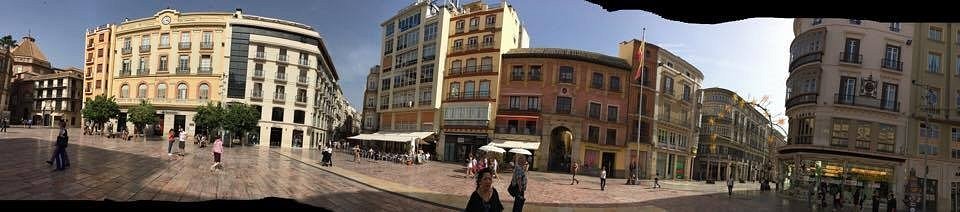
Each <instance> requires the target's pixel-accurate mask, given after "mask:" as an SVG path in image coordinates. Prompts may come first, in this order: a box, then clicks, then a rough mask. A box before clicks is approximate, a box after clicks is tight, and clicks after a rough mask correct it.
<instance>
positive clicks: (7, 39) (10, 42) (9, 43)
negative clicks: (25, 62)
mask: <svg viewBox="0 0 960 212" xmlns="http://www.w3.org/2000/svg"><path fill="white" fill-rule="evenodd" d="M15 47H17V40H14V39H13V36H10V35H7V36H3V37H2V38H0V49H3V50H6V52H9V51H10V49H13V48H15Z"/></svg>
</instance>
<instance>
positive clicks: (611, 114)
mask: <svg viewBox="0 0 960 212" xmlns="http://www.w3.org/2000/svg"><path fill="white" fill-rule="evenodd" d="M619 113H620V108H618V107H617V106H607V121H609V122H617V118H618V116H619Z"/></svg>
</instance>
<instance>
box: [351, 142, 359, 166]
mask: <svg viewBox="0 0 960 212" xmlns="http://www.w3.org/2000/svg"><path fill="white" fill-rule="evenodd" d="M353 161H354V162H356V163H360V145H356V146H354V147H353Z"/></svg>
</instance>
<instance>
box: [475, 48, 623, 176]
mask: <svg viewBox="0 0 960 212" xmlns="http://www.w3.org/2000/svg"><path fill="white" fill-rule="evenodd" d="M501 70H505V72H504V74H502V75H500V80H499V84H500V86H499V87H500V91H499V92H498V95H499V96H497V99H499V101H497V103H496V104H497V107H496V108H497V111H496V119H495V120H494V124H495V126H496V128H495V129H496V131H495V134H494V135H493V139H492V145H494V146H501V147H503V148H524V149H530V150H531V152H533V158H534V160H533V163H532V168H534V169H538V170H549V171H560V172H565V171H568V170H569V166H570V163H571V162H574V161H576V162H579V163H581V164H582V166H581V170H582V172H583V173H584V174H587V175H599V173H600V171H599V169H600V167H601V166H606V167H608V173H609V175H610V176H612V177H623V176H625V174H626V173H627V168H628V166H629V163H628V159H629V155H631V154H630V151H628V148H627V143H628V141H627V139H626V138H627V134H628V129H627V128H628V124H627V115H626V110H627V109H626V108H625V107H626V106H627V99H628V96H629V95H628V94H627V92H626V89H624V86H626V82H627V81H625V80H624V79H628V77H631V76H632V72H631V68H630V64H629V63H627V61H625V60H623V59H620V58H617V57H612V56H607V55H603V54H598V53H593V52H587V51H581V50H573V49H556V48H520V49H513V50H510V51H509V52H507V53H505V54H503V62H502V65H501Z"/></svg>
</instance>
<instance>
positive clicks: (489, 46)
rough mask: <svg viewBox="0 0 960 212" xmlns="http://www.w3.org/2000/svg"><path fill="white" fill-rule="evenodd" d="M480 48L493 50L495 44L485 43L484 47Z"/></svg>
mask: <svg viewBox="0 0 960 212" xmlns="http://www.w3.org/2000/svg"><path fill="white" fill-rule="evenodd" d="M480 48H484V49H492V48H493V42H484V43H483V44H482V45H480Z"/></svg>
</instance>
